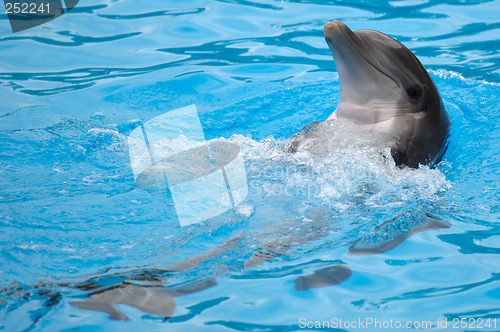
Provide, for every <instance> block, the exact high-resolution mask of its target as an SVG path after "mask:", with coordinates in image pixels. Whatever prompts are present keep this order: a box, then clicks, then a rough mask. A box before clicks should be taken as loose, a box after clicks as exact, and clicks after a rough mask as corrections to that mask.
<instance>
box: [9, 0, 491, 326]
mask: <svg viewBox="0 0 500 332" xmlns="http://www.w3.org/2000/svg"><path fill="white" fill-rule="evenodd" d="M499 13H500V1H480V0H475V1H453V0H446V1H420V0H416V1H364V0H358V1H354V0H352V1H319V0H318V1H314V0H309V1H307V0H305V1H264V0H262V1H251V0H220V1H168V2H152V1H147V2H146V1H143V2H142V1H102V2H97V1H85V0H81V1H80V3H79V4H78V6H77V7H75V8H74V9H73V10H72V11H71V12H70V13H68V14H66V15H63V16H62V17H60V18H58V19H56V20H54V21H51V22H49V23H47V24H45V25H42V26H39V27H36V28H33V29H30V30H26V31H23V32H19V33H16V34H13V33H12V31H11V30H10V25H9V23H8V20H7V15H6V14H4V13H2V14H0V50H1V52H0V71H1V72H0V98H1V106H0V330H5V331H301V330H305V329H304V328H301V327H303V326H304V325H303V324H302V325H301V324H300V321H299V320H300V319H301V318H303V319H304V321H306V322H309V321H312V322H314V321H325V320H326V321H329V320H331V319H332V318H337V319H342V320H343V321H358V320H360V319H361V320H365V319H367V318H371V319H377V320H379V321H390V320H393V321H401V322H402V323H403V324H406V322H407V321H410V322H415V321H417V322H421V321H431V322H432V327H431V328H426V329H422V330H429V331H430V330H437V329H438V327H437V322H438V320H439V321H440V322H442V321H444V320H445V319H447V320H448V330H453V331H466V330H468V331H472V330H477V329H475V328H473V327H474V326H476V325H477V323H476V324H475V325H472V326H471V327H463V326H462V327H460V324H454V322H453V320H454V319H455V322H457V321H458V320H460V319H462V318H466V319H467V324H471V322H472V321H469V319H475V320H476V321H477V320H478V319H482V320H483V321H484V323H483V328H482V330H490V331H498V330H500V307H499V303H500V302H499V300H500V226H499V224H498V222H499V220H500V219H499V216H500V200H499V198H500V191H499V189H498V186H497V183H498V182H499V180H500V157H499V153H498V151H499V150H500V52H499V45H500V40H499V39H500V38H499V36H500V25H499V24H500V23H499V22H500V14H499ZM333 19H341V20H342V21H344V22H345V23H346V24H347V25H348V26H349V27H350V28H351V29H353V30H356V29H374V30H379V31H382V32H384V33H386V34H389V35H390V36H392V37H394V38H396V39H397V40H399V41H400V42H402V43H404V44H405V45H406V46H407V47H408V48H409V49H410V50H412V51H413V52H414V53H415V55H416V56H417V57H418V58H419V59H420V61H421V62H422V63H423V64H424V66H425V67H426V68H427V69H429V71H430V75H431V77H432V78H433V79H434V81H435V83H436V85H437V86H438V89H439V90H440V93H441V95H442V98H443V101H444V103H445V106H446V108H447V110H448V112H449V116H450V120H451V132H450V138H449V142H448V148H447V151H446V153H445V155H444V157H443V160H442V162H441V163H440V164H439V165H437V167H436V168H432V169H431V168H428V167H422V168H419V169H417V170H413V169H407V168H398V167H396V166H394V164H393V163H392V161H391V160H390V158H384V151H378V150H377V149H376V148H375V147H374V146H373V145H371V144H370V139H369V138H367V137H363V136H362V135H358V134H359V133H358V131H357V129H356V127H355V126H354V125H353V124H352V123H349V122H347V121H339V122H337V123H335V124H334V125H332V127H331V128H329V129H328V130H327V131H328V133H329V135H331V142H330V143H331V144H332V145H333V146H336V149H334V150H333V151H332V152H331V153H329V154H328V155H326V156H322V157H312V156H308V155H307V154H305V155H304V154H298V155H297V154H295V155H292V154H289V153H287V152H285V149H284V146H285V145H286V139H287V138H288V137H289V136H291V135H293V134H294V133H296V132H298V131H299V130H300V129H302V128H303V126H304V125H306V124H308V123H310V122H311V121H314V120H319V121H323V120H324V119H326V118H327V117H328V115H329V114H330V113H331V112H332V111H333V110H334V109H335V107H336V103H337V102H338V99H339V84H338V75H337V72H336V67H335V64H334V62H333V59H332V57H331V55H330V52H329V50H328V48H327V45H326V43H325V41H324V38H323V25H324V23H325V22H327V21H330V20H333ZM190 104H195V105H196V106H197V109H198V111H199V114H200V120H201V124H202V126H203V129H204V131H205V137H206V139H208V140H212V139H217V140H223V141H231V142H234V143H237V144H238V145H239V146H240V147H241V149H242V151H243V153H244V157H245V166H246V170H247V175H248V184H249V194H248V196H247V198H246V199H245V201H243V202H242V203H241V204H240V205H239V206H238V207H237V208H236V209H234V210H231V211H229V212H227V213H224V214H222V215H220V216H218V217H215V218H212V219H210V220H208V221H206V222H203V223H201V224H197V225H192V226H187V227H182V228H181V227H179V224H178V221H177V217H176V215H175V209H174V206H173V203H172V199H171V197H170V196H169V195H168V193H165V192H153V191H146V190H143V189H139V188H138V187H137V185H136V184H135V181H134V177H133V174H132V169H131V166H130V159H129V155H128V146H127V137H128V135H129V134H130V133H131V131H132V130H133V129H135V128H136V126H137V124H138V123H139V122H141V121H147V120H149V119H152V118H154V117H155V116H158V115H160V114H163V113H165V112H167V111H169V110H173V109H176V108H179V107H183V106H187V105H190ZM329 137H330V136H329ZM386 152H387V151H386ZM427 217H431V218H434V219H437V220H440V221H443V222H447V223H449V224H451V227H449V228H441V229H434V230H427V231H421V232H418V233H417V232H415V229H417V228H418V227H419V225H422V224H423V223H425V219H426V218H427ZM412 232H413V233H415V234H414V235H412V236H410V237H408V238H407V239H406V240H405V241H404V242H403V243H402V244H401V245H399V246H396V247H395V248H394V249H393V250H390V251H387V252H385V253H380V254H374V255H364V256H359V255H350V254H349V248H350V247H351V246H353V245H355V244H356V243H383V242H385V241H390V240H391V239H394V238H396V237H398V236H401V235H405V234H406V235H408V234H413V233H412ZM360 241H361V242H360ZM497 255H499V256H497ZM259 257H260V258H259ZM338 264H341V265H343V266H345V267H347V268H348V269H349V270H350V271H351V272H352V275H351V276H350V277H349V278H347V280H345V281H343V282H342V283H340V284H338V285H335V286H329V287H322V288H314V289H309V290H305V291H298V290H296V289H295V287H294V285H295V281H296V280H297V279H298V278H300V277H301V276H306V275H310V274H312V273H313V272H315V271H317V270H320V269H323V268H327V267H330V266H334V265H338ZM207 281H208V282H212V281H214V282H215V283H216V285H215V283H212V284H211V285H212V287H209V288H206V289H203V290H200V291H197V292H191V293H190V294H187V295H184V296H177V297H174V300H175V304H176V307H175V310H174V312H173V314H172V317H171V318H169V319H167V320H165V319H163V318H161V317H159V316H155V315H154V314H151V313H148V312H144V311H141V310H139V309H138V308H137V307H134V306H133V305H126V304H118V305H117V306H116V308H117V309H118V310H120V311H121V312H122V313H124V314H125V315H126V316H127V317H128V321H125V320H121V321H120V320H113V319H110V318H109V317H108V316H109V315H108V314H107V313H105V312H100V311H90V310H84V309H80V308H78V307H76V306H75V305H74V304H72V303H74V302H78V301H84V300H85V299H89V296H95V295H91V294H93V291H95V290H96V289H97V290H102V291H106V290H107V289H111V288H112V286H117V285H122V284H123V283H124V282H126V283H129V284H134V285H137V286H141V285H142V286H151V285H154V286H155V287H157V288H158V289H169V290H175V289H182V287H185V286H189V285H196V284H199V283H203V282H207ZM89 284H92V285H93V286H92V287H90V286H89ZM82 285H83V286H82ZM85 285H86V286H85ZM110 287H111V288H110ZM145 288H147V287H145ZM104 293H105V292H104ZM159 306H160V307H161V306H165V307H166V306H167V305H166V304H164V303H160V304H159ZM487 319H490V327H487V326H484V324H485V323H486V320H487ZM495 319H496V321H495V324H497V328H495V327H494V325H493V324H494V323H493V322H494V320H495ZM453 326H455V327H456V328H452V327H453ZM331 330H333V329H331ZM343 330H345V331H355V330H357V329H355V328H354V329H353V328H351V327H345V326H344V329H343ZM368 330H369V329H368ZM388 330H390V328H389V329H388ZM439 330H446V329H444V328H441V329H439Z"/></svg>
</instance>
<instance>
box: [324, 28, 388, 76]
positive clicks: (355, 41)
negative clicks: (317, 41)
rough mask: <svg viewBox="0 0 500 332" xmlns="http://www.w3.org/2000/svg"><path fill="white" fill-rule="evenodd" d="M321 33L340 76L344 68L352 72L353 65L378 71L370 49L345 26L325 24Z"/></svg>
mask: <svg viewBox="0 0 500 332" xmlns="http://www.w3.org/2000/svg"><path fill="white" fill-rule="evenodd" d="M323 31H324V34H325V40H326V42H327V43H328V47H329V48H330V51H331V52H332V55H333V58H334V60H335V63H336V64H337V68H338V70H339V75H340V76H342V74H343V73H342V71H344V72H345V68H344V67H349V71H352V69H353V67H354V65H356V66H358V67H359V66H370V67H374V68H375V69H377V70H378V68H377V67H379V66H378V65H377V61H376V59H374V57H373V56H372V55H371V53H373V51H372V50H371V47H370V46H369V45H368V44H366V43H365V42H364V41H363V40H361V38H359V37H358V36H357V35H356V34H355V33H354V32H353V31H352V30H351V29H349V28H348V27H347V25H345V24H344V23H342V22H341V21H332V22H328V23H326V24H325V27H324V29H323ZM346 74H347V73H344V76H347V75H346Z"/></svg>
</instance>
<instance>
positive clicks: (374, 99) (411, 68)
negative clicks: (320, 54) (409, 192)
mask: <svg viewBox="0 0 500 332" xmlns="http://www.w3.org/2000/svg"><path fill="white" fill-rule="evenodd" d="M324 34H325V39H326V42H327V43H328V46H329V48H330V51H331V53H332V55H333V58H334V61H335V63H336V65H337V69H338V73H339V78H340V101H339V103H338V105H337V108H336V110H335V111H334V112H333V113H332V114H331V115H330V116H329V117H328V119H327V121H328V120H332V119H336V118H348V119H350V120H352V121H354V122H355V123H357V124H358V125H360V126H362V127H363V128H364V129H366V130H367V131H369V132H370V133H372V134H373V135H375V136H376V137H378V138H380V139H381V140H382V142H383V143H384V144H385V145H386V146H388V147H390V148H391V154H392V157H393V158H394V160H395V162H396V164H397V165H407V166H410V167H413V168H418V166H419V165H420V164H422V165H426V164H431V165H432V164H434V163H436V162H437V161H438V160H439V158H440V157H441V155H442V153H443V152H444V150H445V146H446V141H447V138H448V132H449V127H450V122H449V119H448V115H447V113H446V110H445V108H444V106H443V101H442V100H441V97H440V95H439V92H438V90H437V88H436V85H435V84H434V82H433V81H432V79H431V78H430V76H429V74H428V73H427V71H426V70H425V68H424V67H423V66H422V64H421V63H420V61H419V60H418V59H417V58H416V57H415V55H413V53H412V52H411V51H410V50H409V49H408V48H406V47H405V46H404V45H403V44H401V43H399V42H398V41H396V40H395V39H393V38H391V37H389V36H387V35H385V34H383V33H381V32H378V31H374V30H357V31H352V30H351V29H349V28H348V27H347V26H346V25H345V24H344V23H342V22H340V21H332V22H328V23H326V24H325V27H324Z"/></svg>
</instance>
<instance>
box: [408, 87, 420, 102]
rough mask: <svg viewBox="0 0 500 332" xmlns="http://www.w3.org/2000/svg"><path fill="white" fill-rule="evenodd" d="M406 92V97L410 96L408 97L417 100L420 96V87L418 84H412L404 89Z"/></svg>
mask: <svg viewBox="0 0 500 332" xmlns="http://www.w3.org/2000/svg"><path fill="white" fill-rule="evenodd" d="M406 93H407V94H408V97H410V99H413V100H415V101H417V100H419V99H420V98H421V97H422V89H421V88H420V87H418V86H412V87H411V88H409V89H408V90H407V91H406Z"/></svg>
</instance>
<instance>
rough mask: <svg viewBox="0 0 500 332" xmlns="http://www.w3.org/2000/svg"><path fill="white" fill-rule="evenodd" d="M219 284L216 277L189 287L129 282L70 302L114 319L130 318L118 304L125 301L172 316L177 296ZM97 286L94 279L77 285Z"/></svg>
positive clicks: (156, 313) (125, 302)
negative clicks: (119, 308)
mask: <svg viewBox="0 0 500 332" xmlns="http://www.w3.org/2000/svg"><path fill="white" fill-rule="evenodd" d="M216 285H217V283H216V282H215V280H207V281H204V282H201V283H199V284H195V285H191V286H187V287H182V288H167V287H163V286H143V285H134V284H132V283H130V282H128V281H125V282H123V283H120V284H118V285H114V286H111V287H107V288H104V289H100V290H98V291H95V292H93V293H91V294H90V295H89V297H87V298H84V300H83V301H73V302H70V304H71V305H72V306H74V307H77V308H79V309H85V310H92V311H100V312H105V313H107V314H108V315H109V318H111V319H113V320H129V318H128V316H127V315H126V314H125V313H123V312H121V311H120V310H118V308H117V307H116V305H117V304H125V305H127V306H129V307H132V308H136V309H139V310H140V311H142V312H144V313H146V314H150V315H153V316H158V317H163V318H165V319H168V318H170V317H172V314H173V313H174V310H175V307H176V304H175V300H174V297H177V296H185V295H189V294H193V293H197V292H201V291H203V290H205V289H207V288H211V287H214V286H216ZM93 287H96V286H95V284H93V283H92V281H87V282H85V283H82V284H79V285H77V288H80V289H83V290H86V289H88V288H93Z"/></svg>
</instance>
